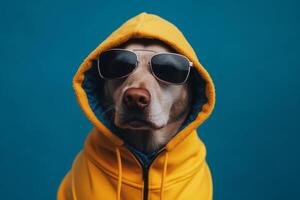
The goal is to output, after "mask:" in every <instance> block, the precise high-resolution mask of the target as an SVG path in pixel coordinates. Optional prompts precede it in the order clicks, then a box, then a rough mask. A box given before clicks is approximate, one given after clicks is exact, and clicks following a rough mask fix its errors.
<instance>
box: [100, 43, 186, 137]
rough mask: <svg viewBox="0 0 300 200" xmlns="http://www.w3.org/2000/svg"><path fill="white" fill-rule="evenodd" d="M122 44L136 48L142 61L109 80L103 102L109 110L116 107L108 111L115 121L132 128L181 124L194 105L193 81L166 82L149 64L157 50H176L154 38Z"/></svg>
mask: <svg viewBox="0 0 300 200" xmlns="http://www.w3.org/2000/svg"><path fill="white" fill-rule="evenodd" d="M118 48H123V49H128V50H134V52H135V53H136V54H137V56H138V59H139V63H138V67H137V68H136V69H135V70H134V72H133V73H131V74H130V75H129V76H127V77H126V78H122V79H113V80H105V83H104V90H103V91H104V94H103V98H104V101H103V102H104V103H105V105H106V109H107V110H111V111H113V112H108V113H110V114H111V120H112V121H113V122H114V124H115V125H116V126H117V127H118V128H120V129H123V130H126V131H129V132H139V131H143V132H151V133H155V132H159V131H160V132H161V131H162V130H174V129H177V128H179V126H180V124H181V123H182V121H183V120H184V119H185V117H186V116H187V114H188V112H189V109H190V107H189V106H190V103H189V102H190V100H191V95H190V87H189V82H188V81H187V82H186V83H185V84H180V85H176V84H169V83H165V82H162V81H160V80H158V79H157V78H155V76H154V75H153V73H151V69H150V67H149V65H148V62H149V59H150V57H151V56H152V55H153V54H154V51H155V52H171V53H176V52H175V51H174V50H173V49H172V48H170V47H169V46H168V45H166V44H165V43H163V42H161V41H159V40H152V39H131V40H129V41H127V42H126V43H124V44H122V45H120V46H118ZM137 49H138V50H137ZM171 132H172V131H171ZM171 132H170V131H165V133H164V134H171ZM173 132H174V131H173Z"/></svg>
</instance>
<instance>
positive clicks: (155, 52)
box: [97, 48, 194, 85]
mask: <svg viewBox="0 0 300 200" xmlns="http://www.w3.org/2000/svg"><path fill="white" fill-rule="evenodd" d="M115 50H118V51H119V50H122V51H128V52H131V53H134V54H135V56H136V63H135V68H134V69H133V70H132V71H131V72H130V73H128V74H126V75H124V76H121V77H117V78H106V77H104V76H103V75H102V74H101V71H100V67H99V56H100V54H101V53H104V52H108V51H115ZM135 51H151V52H154V54H153V55H152V56H151V57H150V61H149V62H148V65H149V67H150V69H151V73H152V75H153V76H154V77H155V78H156V79H157V80H159V81H161V82H163V83H167V84H175V85H182V84H184V83H185V82H186V81H187V79H188V77H189V75H190V71H191V67H194V65H193V62H191V61H190V60H189V59H188V58H187V57H186V56H184V55H181V54H178V53H170V52H157V51H153V50H150V49H122V48H112V49H108V50H105V51H103V52H101V53H100V54H99V56H98V59H97V67H98V73H99V75H100V77H101V78H103V79H104V80H113V79H122V78H125V77H127V76H129V75H131V74H132V73H134V72H135V70H136V69H137V68H138V65H139V63H140V61H139V57H138V55H137V54H136V52H135ZM161 54H172V55H177V56H181V57H182V58H184V59H186V60H187V61H188V63H189V68H188V73H187V75H186V78H185V80H184V81H183V82H180V83H173V82H169V81H165V80H162V79H161V78H159V77H157V76H156V75H155V73H154V72H153V69H152V64H151V61H152V58H153V57H154V56H156V55H161Z"/></svg>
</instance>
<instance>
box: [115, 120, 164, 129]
mask: <svg viewBox="0 0 300 200" xmlns="http://www.w3.org/2000/svg"><path fill="white" fill-rule="evenodd" d="M162 127H163V126H158V125H156V124H155V123H153V122H151V121H149V120H146V119H142V118H137V117H132V118H129V119H125V120H124V121H123V122H122V126H121V127H120V128H123V129H138V130H143V129H155V130H157V129H161V128H162Z"/></svg>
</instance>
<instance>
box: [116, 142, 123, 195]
mask: <svg viewBox="0 0 300 200" xmlns="http://www.w3.org/2000/svg"><path fill="white" fill-rule="evenodd" d="M116 156H117V160H118V168H119V172H118V192H117V200H120V199H121V186H122V159H121V154H120V149H119V147H116Z"/></svg>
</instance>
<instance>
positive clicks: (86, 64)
mask: <svg viewBox="0 0 300 200" xmlns="http://www.w3.org/2000/svg"><path fill="white" fill-rule="evenodd" d="M131 38H151V39H158V40H161V41H162V42H164V43H166V44H167V45H169V46H171V47H172V48H173V49H175V50H176V51H177V52H178V53H180V54H182V55H185V56H186V57H187V58H189V59H190V61H192V62H193V64H194V66H195V67H193V68H192V71H191V74H190V75H191V76H192V78H193V105H192V109H191V112H190V114H189V116H188V117H187V119H186V121H185V122H184V123H183V125H182V127H181V129H180V130H179V132H178V133H177V134H176V136H175V137H173V138H172V140H170V141H169V143H168V144H167V145H166V148H167V149H172V148H173V147H175V146H176V145H177V144H178V143H179V142H180V141H182V140H183V139H184V138H185V137H186V136H187V135H188V134H189V133H191V131H192V130H194V129H195V128H197V127H198V126H200V125H201V124H202V123H203V122H204V121H205V120H206V119H207V118H208V116H209V115H210V114H211V112H212V110H213V108H214V104H215V88H214V84H213V81H212V79H211V77H210V75H209V73H208V72H207V71H206V69H205V68H204V67H203V66H202V65H201V64H200V62H199V60H198V58H197V56H196V54H195V52H194V50H193V48H192V47H191V45H190V44H189V42H188V41H187V40H186V38H185V37H184V35H183V34H182V33H181V31H180V30H179V29H178V28H177V27H176V26H174V25H173V24H172V23H170V22H168V21H166V20H165V19H162V18H161V17H159V16H157V15H154V14H149V13H146V12H142V13H140V14H139V15H137V16H135V17H133V18H131V19H129V20H128V21H126V22H125V23H124V24H122V25H121V26H120V27H119V28H118V29H117V30H115V31H114V32H113V33H112V34H111V35H109V36H108V37H107V38H106V39H105V40H104V41H103V42H102V43H101V44H99V45H98V46H97V48H96V49H94V50H93V51H92V52H91V53H90V54H89V55H88V56H87V57H86V58H85V59H84V61H83V62H82V64H81V65H80V67H79V69H78V71H77V72H76V74H75V76H74V78H73V88H74V91H75V94H76V97H77V100H78V102H79V105H80V107H81V109H82V110H83V112H84V113H85V115H86V116H87V118H88V119H89V120H90V121H91V122H92V123H93V125H94V126H95V127H96V128H97V129H98V130H100V131H101V132H102V133H103V134H104V135H105V136H106V137H107V138H108V139H109V140H111V141H112V142H113V143H114V144H115V145H118V146H119V145H122V144H123V143H124V141H123V140H122V139H121V138H119V137H118V136H117V135H118V134H116V133H117V132H118V129H117V128H116V127H115V126H114V124H113V123H112V122H110V121H108V120H106V119H105V118H104V117H103V115H102V113H103V112H104V110H103V108H102V107H101V104H100V101H99V96H100V92H99V91H101V90H102V87H103V82H102V80H101V79H100V77H99V75H98V73H97V68H96V65H95V60H97V57H98V56H99V54H100V53H101V52H102V51H105V50H107V49H110V48H113V47H116V46H118V45H120V44H122V43H124V42H126V41H127V40H129V39H131Z"/></svg>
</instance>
